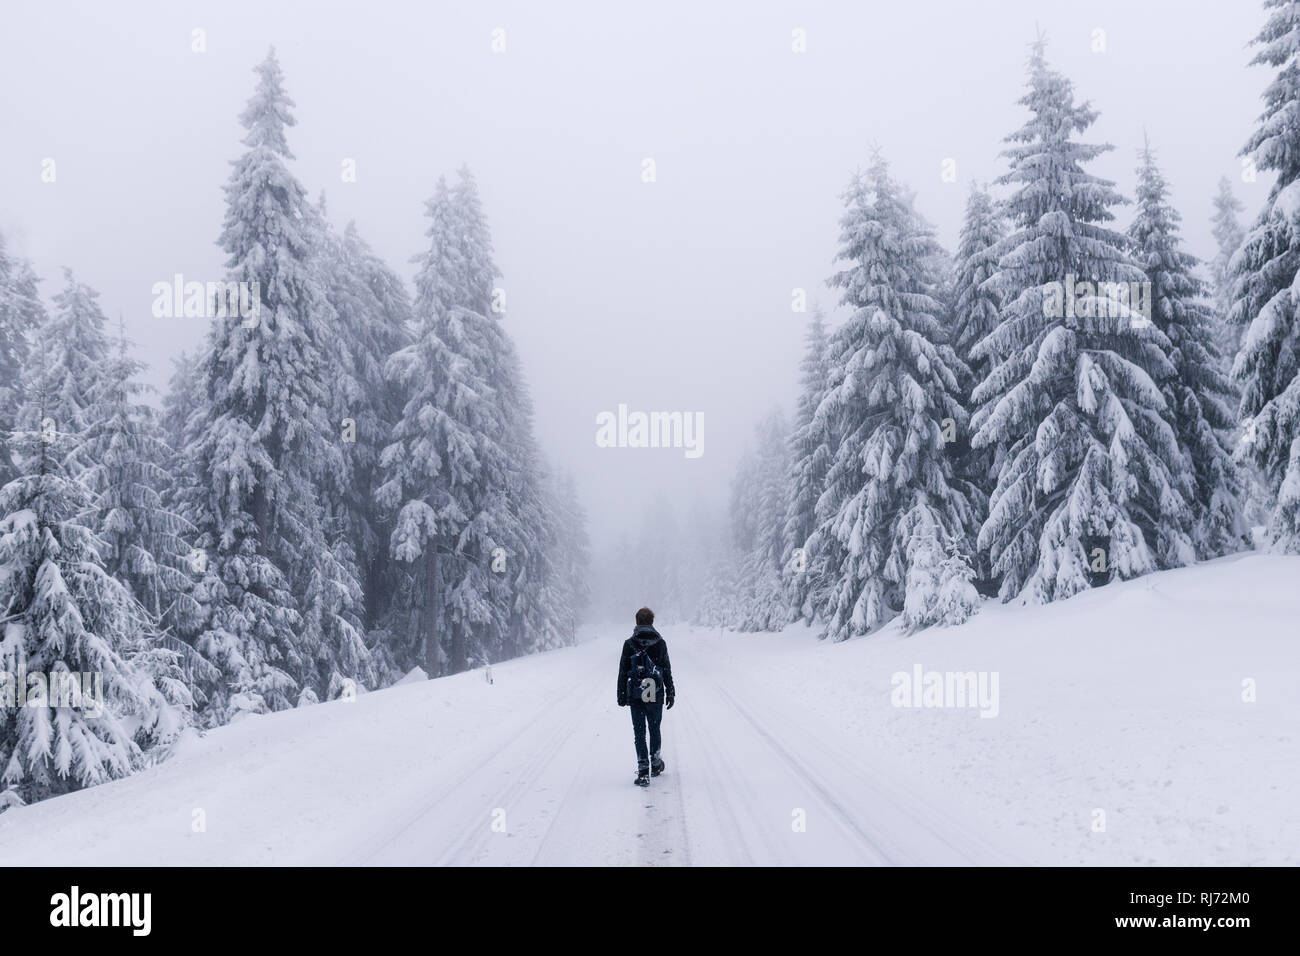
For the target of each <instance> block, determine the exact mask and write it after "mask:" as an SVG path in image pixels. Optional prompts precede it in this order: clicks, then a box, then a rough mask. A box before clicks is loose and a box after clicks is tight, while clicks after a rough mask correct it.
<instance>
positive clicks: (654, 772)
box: [650, 757, 664, 777]
mask: <svg viewBox="0 0 1300 956" xmlns="http://www.w3.org/2000/svg"><path fill="white" fill-rule="evenodd" d="M663 772H664V762H663V759H662V758H661V757H655V758H654V760H652V761H651V762H650V776H652V777H657V776H659V775H660V774H661V773H663Z"/></svg>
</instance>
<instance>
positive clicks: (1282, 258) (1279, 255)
mask: <svg viewBox="0 0 1300 956" xmlns="http://www.w3.org/2000/svg"><path fill="white" fill-rule="evenodd" d="M1264 6H1265V9H1267V10H1269V11H1271V12H1270V13H1269V16H1268V21H1267V22H1266V23H1265V25H1264V28H1263V29H1262V30H1261V31H1260V32H1259V35H1258V36H1257V37H1256V38H1255V45H1257V46H1258V47H1259V50H1258V52H1257V53H1256V54H1255V57H1254V59H1253V60H1252V61H1251V62H1252V64H1262V65H1266V66H1270V67H1273V68H1274V69H1275V70H1276V71H1277V75H1276V76H1275V77H1274V79H1273V82H1272V83H1270V84H1269V86H1268V88H1267V89H1266V90H1265V91H1264V112H1263V113H1262V114H1261V115H1260V117H1259V126H1258V128H1257V129H1256V130H1255V132H1254V133H1253V134H1252V135H1251V137H1250V139H1249V140H1248V141H1247V143H1246V146H1245V148H1244V149H1243V151H1242V153H1243V155H1245V156H1248V157H1250V158H1251V159H1252V160H1253V162H1254V164H1255V166H1256V168H1258V169H1261V170H1269V171H1272V172H1273V173H1275V174H1276V176H1277V179H1276V181H1275V182H1274V184H1273V187H1272V189H1271V190H1270V192H1269V196H1268V201H1267V202H1266V203H1265V205H1264V208H1263V210H1262V211H1261V212H1260V214H1259V217H1258V218H1257V219H1256V220H1255V223H1254V225H1253V226H1252V228H1251V229H1250V232H1249V233H1248V234H1247V235H1246V237H1245V239H1244V240H1243V241H1242V244H1241V248H1240V249H1239V251H1238V252H1237V254H1236V255H1235V256H1234V257H1233V259H1232V263H1231V273H1232V299H1233V301H1232V306H1231V310H1230V312H1229V316H1228V318H1229V321H1231V322H1233V323H1235V324H1237V325H1238V326H1241V327H1242V328H1244V330H1245V331H1244V334H1243V338H1242V342H1241V350H1240V351H1239V352H1238V354H1237V356H1236V360H1235V362H1234V364H1233V367H1232V375H1233V378H1234V379H1235V380H1236V382H1237V383H1238V384H1239V385H1240V386H1241V405H1240V416H1241V419H1242V425H1243V433H1242V436H1241V443H1240V445H1239V448H1240V453H1241V455H1242V457H1243V458H1245V459H1247V460H1249V461H1251V462H1253V463H1254V465H1255V466H1257V468H1258V469H1259V473H1260V475H1261V478H1262V480H1263V482H1264V484H1265V485H1266V487H1267V491H1268V492H1269V494H1270V495H1271V496H1273V498H1274V504H1273V507H1272V512H1271V514H1270V515H1269V517H1268V523H1267V526H1266V527H1265V532H1264V534H1265V539H1266V543H1267V545H1268V546H1269V547H1271V548H1273V549H1275V550H1278V551H1281V552H1284V553H1287V554H1300V316H1298V309H1300V293H1297V292H1296V290H1295V283H1296V278H1297V275H1300V183H1298V182H1297V180H1298V179H1300V2H1297V0H1265V4H1264Z"/></svg>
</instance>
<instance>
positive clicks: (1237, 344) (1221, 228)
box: [1210, 176, 1246, 369]
mask: <svg viewBox="0 0 1300 956" xmlns="http://www.w3.org/2000/svg"><path fill="white" fill-rule="evenodd" d="M1245 208H1246V207H1245V206H1244V205H1243V204H1242V202H1241V200H1240V199H1238V198H1237V197H1236V196H1235V195H1234V194H1233V192H1232V183H1231V182H1230V181H1229V179H1228V177H1227V176H1223V177H1222V178H1220V179H1219V191H1218V192H1217V193H1216V194H1215V196H1214V217H1213V218H1212V219H1211V221H1210V231H1211V233H1212V234H1213V235H1214V242H1215V247H1216V249H1217V250H1218V251H1217V252H1216V253H1215V255H1214V259H1213V260H1212V261H1211V262H1210V281H1211V283H1212V284H1213V290H1214V305H1215V311H1216V315H1215V341H1216V342H1217V343H1218V346H1219V352H1220V354H1221V355H1222V356H1223V359H1224V362H1225V363H1226V365H1227V367H1228V368H1229V369H1230V368H1231V367H1232V360H1233V359H1234V358H1236V356H1237V351H1238V350H1239V349H1240V348H1241V326H1240V325H1237V324H1234V323H1232V322H1229V321H1228V313H1229V312H1230V311H1231V310H1232V271H1231V269H1230V264H1231V262H1232V257H1233V255H1234V254H1235V253H1236V251H1237V250H1238V249H1239V248H1241V241H1242V239H1244V238H1245V237H1246V230H1244V229H1243V228H1242V227H1241V223H1240V222H1239V221H1238V219H1237V215H1238V214H1239V213H1240V212H1241V211H1242V210H1243V209H1245Z"/></svg>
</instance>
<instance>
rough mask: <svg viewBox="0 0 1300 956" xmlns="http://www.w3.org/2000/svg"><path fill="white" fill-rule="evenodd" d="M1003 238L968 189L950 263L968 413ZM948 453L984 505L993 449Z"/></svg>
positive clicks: (996, 295)
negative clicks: (955, 245)
mask: <svg viewBox="0 0 1300 956" xmlns="http://www.w3.org/2000/svg"><path fill="white" fill-rule="evenodd" d="M1006 235H1007V222H1006V218H1005V217H1004V215H1003V212H1002V209H1001V207H1000V206H999V205H998V204H997V203H996V202H995V201H994V199H993V196H992V194H991V193H990V192H989V190H988V187H987V186H981V185H978V184H975V185H972V186H971V191H970V195H969V196H968V197H967V200H966V213H965V218H964V219H963V221H962V227H961V234H960V236H959V238H958V243H957V255H956V258H955V262H954V265H955V272H956V277H955V279H954V289H953V323H952V332H951V340H952V345H953V349H954V351H956V353H957V357H958V358H959V359H961V361H962V363H963V366H964V367H965V368H966V369H968V370H969V374H968V375H967V376H966V377H965V378H964V379H963V380H962V404H963V406H964V407H966V408H967V409H968V410H969V409H970V408H971V407H972V402H971V394H972V392H973V391H974V390H975V387H976V386H977V385H978V384H979V383H980V382H982V381H984V379H985V378H986V377H987V376H988V374H989V372H990V371H992V363H991V361H990V360H989V359H988V358H987V357H983V356H979V357H977V356H975V355H974V354H973V352H974V350H975V346H977V345H978V344H979V343H980V342H982V341H983V340H984V338H985V337H986V336H987V335H988V334H989V333H990V332H992V331H993V330H994V329H995V328H997V325H998V323H999V322H1000V320H1001V312H1002V298H1001V295H1000V291H999V282H1000V276H999V274H998V246H999V244H1000V243H1001V242H1002V241H1003V240H1004V239H1005V238H1006ZM952 453H953V456H954V457H955V459H956V468H957V471H958V473H959V474H960V475H962V477H964V478H965V479H967V480H968V481H970V482H972V483H973V484H975V485H976V486H977V487H978V488H979V489H980V491H981V493H982V494H981V500H984V499H985V498H986V497H987V495H989V494H990V493H991V492H992V491H993V489H994V487H995V486H996V484H997V476H998V472H999V470H1000V468H1001V462H1000V461H999V460H998V458H997V448H996V447H984V448H973V447H972V446H971V434H970V433H969V431H963V432H962V433H961V434H959V435H958V436H957V440H956V442H954V443H953V449H952ZM983 518H984V515H980V519H981V520H983ZM971 560H972V565H973V567H974V568H975V570H976V579H977V580H978V581H979V582H980V584H981V586H982V587H983V588H984V589H986V590H987V591H989V592H990V593H992V591H993V590H994V589H995V588H996V587H997V583H998V582H997V580H996V577H995V575H994V574H993V570H992V567H991V566H990V563H989V559H988V554H987V553H986V552H983V551H979V550H978V549H977V550H976V553H975V554H973V555H971Z"/></svg>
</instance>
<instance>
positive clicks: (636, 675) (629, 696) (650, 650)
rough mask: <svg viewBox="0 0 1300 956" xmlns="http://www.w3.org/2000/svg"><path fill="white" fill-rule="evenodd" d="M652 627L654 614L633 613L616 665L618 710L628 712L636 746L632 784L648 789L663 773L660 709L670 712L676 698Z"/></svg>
mask: <svg viewBox="0 0 1300 956" xmlns="http://www.w3.org/2000/svg"><path fill="white" fill-rule="evenodd" d="M654 624H655V612H654V611H652V610H650V609H649V608H648V607H643V608H641V610H639V611H637V612H636V628H635V629H634V630H633V631H632V636H631V637H629V638H628V639H627V640H626V641H624V642H623V655H622V657H620V658H619V662H618V706H620V707H631V708H632V741H633V743H634V744H635V745H636V779H635V780H634V781H633V783H635V784H636V785H637V786H638V787H648V786H650V777H657V776H659V775H660V774H661V773H663V772H664V761H663V757H661V756H660V754H659V751H660V749H661V747H662V745H663V741H662V738H661V736H660V733H659V723H660V721H661V720H663V715H664V706H665V705H667V707H668V709H669V710H672V708H673V700H674V699H675V698H676V696H677V691H676V688H675V687H674V686H673V668H672V664H671V662H670V661H669V660H668V644H667V643H666V642H665V641H664V639H663V636H662V635H661V634H660V633H659V632H658V631H656V630H655V626H654ZM647 731H648V732H649V737H650V741H649V745H648V746H647V744H646V735H647Z"/></svg>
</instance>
